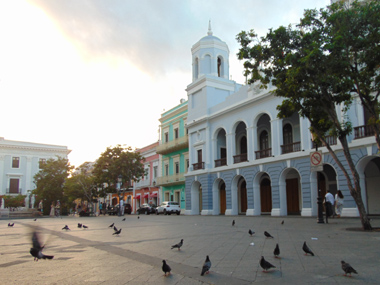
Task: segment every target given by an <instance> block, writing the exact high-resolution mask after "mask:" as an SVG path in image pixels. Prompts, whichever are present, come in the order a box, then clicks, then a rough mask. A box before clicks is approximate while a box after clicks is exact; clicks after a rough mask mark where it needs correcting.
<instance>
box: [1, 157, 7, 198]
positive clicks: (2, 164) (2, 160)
mask: <svg viewBox="0 0 380 285" xmlns="http://www.w3.org/2000/svg"><path fill="white" fill-rule="evenodd" d="M4 176H5V174H4V155H0V195H5V194H6V188H7V187H5V188H3V185H4Z"/></svg>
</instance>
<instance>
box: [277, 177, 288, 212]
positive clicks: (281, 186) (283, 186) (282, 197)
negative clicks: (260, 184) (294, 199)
mask: <svg viewBox="0 0 380 285" xmlns="http://www.w3.org/2000/svg"><path fill="white" fill-rule="evenodd" d="M278 186H279V192H280V216H287V215H288V205H287V203H286V182H282V181H281V182H279V183H278Z"/></svg>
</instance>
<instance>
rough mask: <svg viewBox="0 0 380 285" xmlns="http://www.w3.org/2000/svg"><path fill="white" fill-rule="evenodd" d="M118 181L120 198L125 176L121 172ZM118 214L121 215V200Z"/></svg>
mask: <svg viewBox="0 0 380 285" xmlns="http://www.w3.org/2000/svg"><path fill="white" fill-rule="evenodd" d="M117 182H118V183H119V199H120V195H121V184H122V183H123V176H122V175H121V174H120V175H119V176H118V177H117ZM118 216H119V217H120V216H121V203H120V201H119V213H118Z"/></svg>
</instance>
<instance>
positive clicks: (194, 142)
mask: <svg viewBox="0 0 380 285" xmlns="http://www.w3.org/2000/svg"><path fill="white" fill-rule="evenodd" d="M191 52H192V62H193V66H192V69H193V72H192V74H193V78H192V82H191V84H190V85H188V87H187V93H188V120H187V128H188V136H189V160H190V163H189V164H190V167H189V171H188V173H187V175H186V212H185V214H190V215H198V214H202V215H219V214H226V215H238V214H243V215H262V214H270V215H273V216H286V215H290V214H294V215H302V216H316V215H317V196H318V191H319V190H320V195H323V196H324V193H325V192H326V191H327V190H330V191H331V192H332V193H333V194H335V193H336V191H337V190H338V189H340V190H341V191H342V192H343V194H344V196H345V198H344V201H345V203H344V210H343V216H358V211H357V208H356V204H355V202H354V200H353V198H352V197H351V195H350V193H349V190H348V187H347V182H346V178H345V177H344V175H343V174H342V171H341V170H340V168H339V167H338V166H337V165H336V163H335V161H334V160H333V159H332V157H331V156H330V154H329V153H328V151H327V149H326V148H325V147H320V148H319V151H321V156H320V157H318V153H317V154H316V153H315V148H314V145H313V142H312V138H311V134H310V131H309V126H310V124H309V121H308V120H307V119H304V118H302V117H300V116H299V115H298V114H297V113H294V114H293V115H292V116H291V117H289V118H286V119H278V118H277V113H278V112H277V110H276V106H277V105H279V104H280V103H281V102H282V99H281V98H279V97H276V96H275V95H274V94H273V93H272V92H271V91H273V90H274V88H273V87H269V88H268V89H266V90H263V89H260V88H259V87H258V86H257V85H240V84H237V83H236V82H234V81H232V80H229V49H228V46H227V44H226V43H225V42H223V41H221V40H220V39H219V38H217V37H215V36H213V34H212V31H211V29H210V28H209V32H208V35H207V36H205V37H203V38H202V39H200V40H199V41H198V42H197V43H196V44H194V45H193V47H192V49H191ZM337 110H338V112H339V114H341V116H342V119H343V116H344V115H347V116H348V118H349V120H350V121H351V122H352V125H353V127H354V133H353V134H352V135H351V136H350V138H349V147H350V150H351V153H352V156H353V159H354V162H355V164H356V168H357V170H358V172H359V174H360V183H361V187H362V197H363V200H364V202H365V206H366V208H367V211H368V212H369V214H380V188H379V187H378V185H379V184H380V158H379V154H378V153H379V150H378V149H377V145H376V143H375V138H374V136H373V132H371V129H370V127H368V126H366V122H367V114H366V112H365V110H364V109H363V107H362V105H361V104H360V101H359V100H355V101H354V102H353V104H352V106H351V109H350V110H349V111H348V113H347V114H343V113H342V112H341V111H340V108H339V107H337ZM329 140H330V144H331V145H332V148H333V149H334V150H335V151H336V153H337V155H338V156H339V158H341V159H342V161H343V163H345V159H344V156H343V152H342V148H341V145H340V143H339V141H337V140H336V138H334V137H330V138H329ZM312 154H314V155H315V156H313V157H311V155H312ZM314 164H315V165H317V166H318V167H319V169H318V167H317V168H314V167H313V168H312V166H314ZM315 169H317V170H319V171H313V170H315Z"/></svg>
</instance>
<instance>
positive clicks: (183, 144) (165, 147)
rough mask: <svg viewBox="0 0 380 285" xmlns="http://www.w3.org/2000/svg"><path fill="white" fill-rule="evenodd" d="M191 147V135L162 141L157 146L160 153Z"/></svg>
mask: <svg viewBox="0 0 380 285" xmlns="http://www.w3.org/2000/svg"><path fill="white" fill-rule="evenodd" d="M187 147H189V137H188V135H185V136H184V137H180V138H178V139H175V140H172V141H168V142H165V143H162V144H160V145H158V146H157V147H156V152H157V153H158V154H168V153H171V152H174V151H177V150H181V149H184V148H187Z"/></svg>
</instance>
